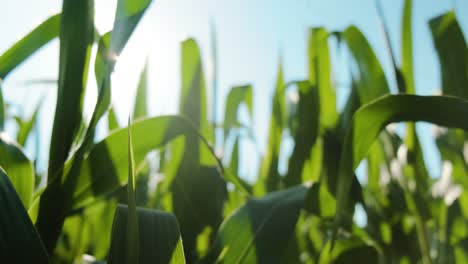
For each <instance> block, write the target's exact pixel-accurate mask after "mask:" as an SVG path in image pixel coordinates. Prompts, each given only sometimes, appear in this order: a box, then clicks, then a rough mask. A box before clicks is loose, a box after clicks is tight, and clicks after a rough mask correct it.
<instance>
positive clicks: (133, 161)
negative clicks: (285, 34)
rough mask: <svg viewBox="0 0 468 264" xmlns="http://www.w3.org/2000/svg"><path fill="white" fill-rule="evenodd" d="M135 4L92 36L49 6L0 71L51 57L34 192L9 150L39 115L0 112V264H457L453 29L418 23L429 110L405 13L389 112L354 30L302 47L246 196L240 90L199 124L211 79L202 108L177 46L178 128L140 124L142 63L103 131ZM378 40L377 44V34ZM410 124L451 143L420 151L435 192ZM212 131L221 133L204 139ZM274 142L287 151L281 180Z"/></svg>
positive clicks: (465, 214) (460, 213)
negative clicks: (340, 57)
mask: <svg viewBox="0 0 468 264" xmlns="http://www.w3.org/2000/svg"><path fill="white" fill-rule="evenodd" d="M150 4H151V1H150V0H138V1H129V0H119V1H118V4H117V10H116V16H115V21H114V25H113V28H112V31H110V32H107V33H105V34H103V35H98V34H97V33H96V32H95V30H94V12H93V9H94V3H93V1H92V0H85V1H72V0H64V1H63V6H62V13H61V14H58V15H54V16H52V17H50V18H49V19H47V20H46V21H44V22H43V23H42V24H40V25H39V26H37V27H36V28H35V29H34V30H33V31H31V32H30V33H29V34H27V35H26V36H24V37H23V38H22V39H21V40H20V41H18V42H17V43H16V44H14V45H13V46H12V47H11V48H10V49H8V50H7V51H6V52H5V53H4V54H3V55H0V78H1V79H4V78H6V77H7V76H8V74H9V73H10V72H11V71H13V70H14V69H15V68H16V67H17V66H18V65H20V64H21V63H22V62H23V61H25V60H27V59H28V58H29V57H30V56H31V55H32V54H34V52H36V51H37V50H39V49H40V48H41V47H42V46H44V45H45V44H46V43H48V42H49V41H50V40H51V39H53V38H55V37H56V36H58V37H59V40H60V62H59V72H58V83H57V103H56V109H55V116H54V123H53V129H52V134H51V146H50V153H49V161H48V162H49V163H48V171H47V178H46V179H47V180H46V179H45V178H44V177H45V176H44V175H43V173H40V172H38V171H35V167H34V165H33V162H32V161H31V160H30V159H29V158H28V157H27V156H26V155H25V154H24V153H23V150H22V148H21V146H25V145H26V143H27V142H31V141H30V140H29V139H30V138H31V137H32V135H34V133H33V128H34V126H35V124H36V123H37V120H38V113H39V112H40V107H41V103H39V104H38V105H37V107H36V108H35V109H34V111H33V113H32V114H31V115H30V116H28V117H25V116H22V115H17V114H11V111H10V109H9V105H8V102H7V101H4V100H3V99H5V98H3V97H0V99H1V100H0V106H1V111H0V127H1V128H2V132H1V134H0V166H1V168H2V170H0V210H1V215H0V257H1V259H2V261H6V262H27V263H48V262H53V263H81V262H84V261H88V260H85V259H89V258H95V259H96V263H101V262H102V261H103V260H105V259H107V260H108V262H109V263H350V262H362V263H424V264H426V263H465V262H466V261H467V259H468V257H467V255H466V252H467V250H468V244H467V241H468V228H467V226H468V221H467V220H466V219H468V196H467V192H466V191H465V190H466V188H468V180H467V176H468V173H467V171H468V169H467V168H468V163H467V162H468V161H467V153H468V152H467V149H468V142H467V138H466V133H465V132H464V131H466V130H468V122H467V119H466V116H468V101H466V99H467V98H468V97H467V96H468V94H467V85H468V81H467V76H468V75H467V68H466V67H467V65H466V63H467V61H466V58H467V53H466V52H467V45H466V40H465V37H464V35H463V32H462V30H461V28H460V26H459V24H458V22H457V19H456V16H455V13H454V12H448V13H446V14H443V15H441V16H439V17H437V18H434V19H432V20H431V21H430V22H429V24H430V28H431V31H432V35H433V41H434V46H435V49H436V51H437V54H438V57H439V60H440V68H441V73H442V91H443V94H444V95H443V96H418V95H415V93H416V89H415V77H414V69H413V67H415V66H414V65H413V51H412V49H413V41H412V20H413V16H412V8H413V7H412V1H411V0H405V2H404V6H403V7H404V9H403V16H402V24H401V28H402V37H401V58H400V61H399V65H397V62H396V60H395V56H394V54H393V50H392V49H391V47H389V49H388V50H389V52H390V55H391V56H390V57H391V58H392V63H393V70H394V73H395V74H394V76H393V77H394V78H395V81H396V83H397V85H398V91H399V93H400V94H398V95H391V94H390V88H389V84H388V83H389V82H388V78H387V76H386V72H385V71H384V69H383V67H382V64H383V63H382V62H381V61H379V60H378V58H377V56H376V54H375V52H374V50H373V49H372V47H371V45H370V43H369V42H368V40H367V39H366V37H365V36H364V35H363V33H362V32H361V31H360V30H359V29H358V28H357V27H355V26H349V27H347V28H346V29H345V30H344V31H343V32H333V33H329V32H328V30H327V29H325V28H313V29H310V31H309V32H310V36H309V43H308V48H307V54H308V69H307V70H308V74H307V76H306V80H303V81H288V80H285V77H284V75H283V66H282V64H281V62H280V63H279V68H278V73H277V76H276V86H275V88H274V92H273V94H272V100H271V115H270V120H269V122H270V123H269V131H268V135H267V140H268V145H267V147H266V150H265V152H264V155H263V156H262V157H261V164H260V170H259V172H258V175H257V179H256V182H254V183H252V184H251V183H248V182H246V181H244V180H243V179H241V178H240V177H239V166H240V164H241V163H242V160H243V159H245V157H244V156H245V153H244V151H243V150H242V142H243V140H244V139H245V138H244V136H245V135H246V134H247V136H248V137H249V139H252V134H253V133H252V131H251V130H252V128H253V124H254V122H253V114H254V112H253V111H254V105H253V96H254V94H253V89H252V86H251V85H243V86H236V87H233V88H232V89H231V90H230V92H229V94H228V96H227V98H226V104H225V105H226V106H225V113H224V120H223V121H222V122H221V123H218V122H219V120H216V117H215V118H213V119H214V120H210V119H209V117H208V110H207V109H208V108H209V105H210V104H211V103H212V104H214V105H215V107H214V108H215V109H216V104H217V102H216V100H217V98H216V94H217V90H216V89H217V76H214V77H213V80H212V81H213V86H214V88H213V89H214V90H215V91H213V93H214V94H215V96H214V97H215V98H214V99H213V100H214V101H213V102H209V101H208V98H207V94H208V93H209V92H208V91H207V88H206V87H205V74H204V70H203V63H202V60H201V51H200V48H199V46H198V44H197V42H196V41H195V40H194V39H188V40H185V41H183V42H182V46H181V93H180V94H181V96H180V106H179V115H174V116H157V117H151V116H150V114H149V112H148V104H149V103H157V100H156V101H155V102H153V101H148V97H147V95H148V91H149V89H151V86H150V83H148V82H147V77H148V75H149V74H150V72H149V68H148V65H147V63H146V64H145V66H144V69H143V72H142V74H141V77H140V81H139V83H138V87H136V88H137V92H136V96H135V103H134V106H133V113H132V119H134V120H135V122H133V123H130V122H129V124H128V125H127V126H126V127H121V126H120V125H119V124H118V122H117V118H116V115H115V112H114V110H115V109H114V108H111V91H112V83H111V74H112V72H113V69H114V66H115V65H116V63H118V61H117V58H118V55H119V54H120V53H121V52H122V51H123V49H124V48H125V46H126V43H127V42H128V40H129V38H130V37H131V35H132V33H133V31H134V30H135V28H136V27H137V25H138V23H139V21H140V19H141V18H142V16H143V15H144V13H145V11H146V10H147V9H148V7H149V5H150ZM379 11H380V12H383V10H382V9H381V8H380V9H379ZM380 15H381V16H382V18H383V13H380ZM382 20H383V19H382ZM384 31H385V33H386V38H387V39H386V40H387V44H390V43H391V41H390V39H389V34H388V30H387V28H386V26H385V25H384ZM330 37H333V38H336V39H337V40H338V41H337V43H338V45H345V46H346V47H347V51H348V53H346V54H348V55H350V62H351V63H350V65H348V66H349V67H348V69H349V70H350V73H351V83H350V85H349V87H350V93H349V96H348V98H346V100H347V101H346V104H345V106H344V108H343V110H342V111H341V112H339V111H338V110H337V102H336V101H337V98H336V91H335V84H334V83H333V76H335V75H336V74H340V72H336V69H335V68H334V67H333V65H332V63H331V62H332V60H331V58H332V55H334V53H333V52H334V51H333V50H331V49H330V45H329V42H330ZM213 39H214V38H213ZM94 44H96V46H97V54H96V57H95V61H94V62H92V61H91V47H92V46H93V45H94ZM129 52H130V53H131V52H132V51H131V50H130V51H129ZM213 57H214V58H215V60H216V59H217V58H216V43H215V42H213ZM215 67H217V66H216V65H215ZM92 69H94V75H95V77H96V81H97V87H98V97H97V100H96V104H95V106H94V108H93V109H92V110H93V111H92V115H91V119H90V120H89V121H85V119H84V118H83V98H84V95H85V92H86V89H87V87H86V86H87V77H88V75H89V73H90V72H91V71H92ZM0 95H1V94H0ZM242 105H245V106H246V109H247V111H248V114H249V116H250V120H249V123H247V124H245V123H241V122H242V121H243V120H240V118H239V109H240V108H241V106H242ZM106 114H107V127H108V131H109V134H108V135H106V136H105V137H104V138H103V139H102V140H100V141H99V142H95V140H94V139H95V132H96V126H97V124H98V123H99V121H101V120H102V117H104V116H105V115H106ZM214 116H216V115H214ZM11 120H15V121H16V124H17V125H18V131H17V133H16V135H15V136H11V137H10V136H8V135H7V131H4V128H5V126H4V125H5V123H6V122H9V121H11ZM418 121H424V122H429V123H433V124H436V125H438V126H445V127H448V128H451V129H448V130H441V129H440V131H439V132H438V133H437V134H436V135H435V141H436V144H437V147H438V150H439V152H440V154H441V157H442V160H443V166H442V167H443V171H442V175H441V177H440V178H439V179H433V178H431V177H429V175H428V172H427V169H426V166H425V163H424V157H423V152H422V148H421V145H420V142H419V139H418V134H417V133H416V129H415V125H414V122H418ZM398 122H407V124H406V134H405V135H404V137H402V136H401V135H400V134H398V133H395V132H393V131H391V129H389V128H388V126H387V125H389V124H391V123H398ZM218 127H219V128H220V129H222V133H214V132H215V130H216V128H218ZM455 128H457V129H455ZM245 131H247V133H243V132H245ZM218 134H219V135H221V134H222V138H217V135H218ZM35 137H37V135H35ZM285 137H290V139H291V140H292V142H294V145H293V146H292V153H291V155H290V156H289V157H287V171H286V172H285V173H284V175H281V174H280V172H279V167H280V166H279V164H280V162H282V161H281V160H280V156H282V153H283V151H284V149H282V148H283V145H284V142H283V140H284V138H285ZM12 138H16V142H15V141H14V140H13V139H12ZM28 140H29V141H28ZM231 141H233V142H231ZM124 142H127V143H128V144H124ZM215 143H222V144H221V145H222V147H223V151H224V154H226V155H225V156H224V157H221V156H217V153H215V151H214V146H213V145H215ZM231 143H232V144H231ZM28 144H30V143H28ZM229 146H232V150H230V149H229V148H230V147H229ZM37 147H38V146H37ZM228 152H230V153H228ZM148 154H151V155H148ZM153 154H155V155H153ZM280 154H281V155H280ZM218 155H219V154H218ZM37 158H38V157H34V159H37ZM364 160H365V161H366V164H367V165H366V167H365V169H364V171H365V172H366V175H365V176H366V177H365V178H366V180H364V181H362V180H360V181H359V180H358V179H357V177H356V175H355V170H356V168H357V167H358V165H359V164H360V163H361V162H362V161H364ZM431 162H432V161H431ZM155 164H157V165H159V166H154V165H155ZM225 164H226V165H225ZM40 182H46V186H45V187H43V186H41V184H40ZM251 194H253V195H254V196H251ZM117 203H119V205H117ZM359 218H361V220H359ZM362 218H364V219H365V221H362ZM34 224H35V226H34ZM22 252H27V254H23V253H22ZM19 253H21V254H19ZM49 257H50V258H49Z"/></svg>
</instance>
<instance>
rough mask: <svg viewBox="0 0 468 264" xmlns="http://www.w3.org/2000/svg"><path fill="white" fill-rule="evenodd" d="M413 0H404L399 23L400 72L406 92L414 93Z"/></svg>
mask: <svg viewBox="0 0 468 264" xmlns="http://www.w3.org/2000/svg"><path fill="white" fill-rule="evenodd" d="M412 10H413V1H412V0H405V5H404V9H403V18H402V23H401V72H402V74H403V77H404V79H405V87H406V92H407V93H410V94H414V93H415V92H416V89H415V87H414V73H413V72H414V71H413V23H412V17H413V16H412Z"/></svg>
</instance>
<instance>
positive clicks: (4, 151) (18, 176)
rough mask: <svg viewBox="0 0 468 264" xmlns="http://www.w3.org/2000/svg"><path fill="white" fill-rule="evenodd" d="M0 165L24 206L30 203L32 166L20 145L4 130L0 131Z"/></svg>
mask: <svg viewBox="0 0 468 264" xmlns="http://www.w3.org/2000/svg"><path fill="white" fill-rule="evenodd" d="M0 166H1V167H2V168H3V169H4V170H5V172H6V173H7V175H8V177H9V179H10V182H11V183H12V184H13V187H15V190H16V192H17V193H18V196H19V197H20V198H21V201H22V202H23V206H24V207H25V208H29V206H30V205H31V203H32V197H33V192H34V167H33V164H32V162H31V161H30V160H29V159H28V158H27V157H26V155H25V154H24V153H23V150H22V149H21V147H20V146H19V145H18V144H17V143H16V142H14V141H13V140H12V139H11V138H10V137H8V135H7V134H6V133H4V132H2V133H0Z"/></svg>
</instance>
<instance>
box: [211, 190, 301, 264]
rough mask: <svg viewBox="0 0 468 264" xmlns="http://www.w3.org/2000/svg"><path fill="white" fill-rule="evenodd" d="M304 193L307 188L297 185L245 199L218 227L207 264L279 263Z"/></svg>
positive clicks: (297, 216) (299, 209)
mask: <svg viewBox="0 0 468 264" xmlns="http://www.w3.org/2000/svg"><path fill="white" fill-rule="evenodd" d="M306 194H307V187H305V186H302V185H300V186H296V187H292V188H289V189H285V190H284V191H277V192H273V193H270V194H268V195H266V196H264V197H263V198H259V199H257V198H252V199H250V200H248V201H247V203H246V204H245V205H244V206H242V207H241V208H239V209H238V210H237V211H236V212H234V213H233V214H232V215H231V216H230V217H229V218H227V219H226V220H225V221H224V223H223V224H222V225H221V227H220V230H219V232H218V235H217V238H216V242H215V249H214V250H213V252H211V254H210V255H209V258H207V259H206V260H205V261H206V263H214V260H216V259H218V260H220V261H222V263H226V264H230V263H279V262H280V260H281V258H282V257H283V255H284V254H285V253H286V248H287V246H288V245H289V243H290V242H291V240H292V239H293V237H294V231H295V227H296V222H297V219H298V218H299V212H300V211H301V209H302V207H303V205H304V200H305V197H306Z"/></svg>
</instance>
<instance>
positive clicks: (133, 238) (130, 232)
mask: <svg viewBox="0 0 468 264" xmlns="http://www.w3.org/2000/svg"><path fill="white" fill-rule="evenodd" d="M130 124H131V123H130V118H129V119H128V127H127V133H128V180H127V204H128V215H127V243H128V244H127V250H128V253H127V264H133V263H138V250H139V245H138V242H139V238H138V216H137V212H136V202H135V193H136V176H135V164H134V163H135V161H134V157H133V144H132V130H131V129H130Z"/></svg>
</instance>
